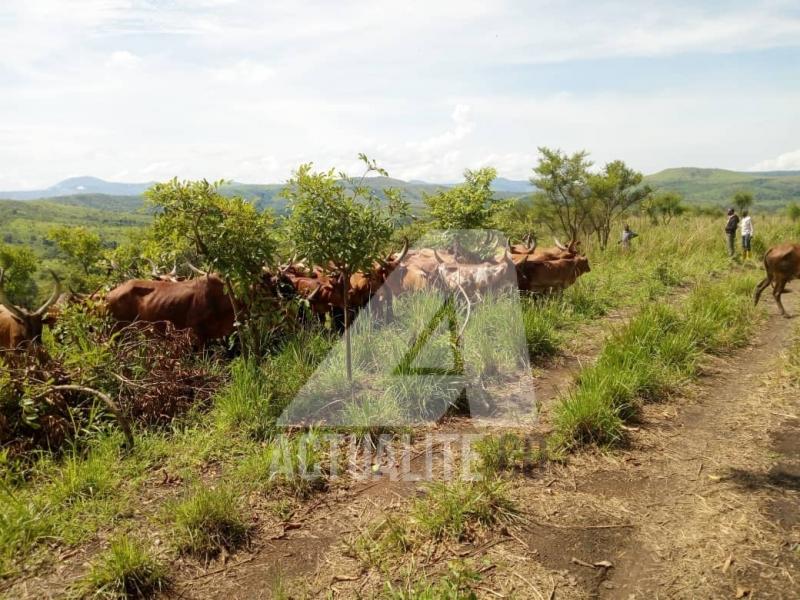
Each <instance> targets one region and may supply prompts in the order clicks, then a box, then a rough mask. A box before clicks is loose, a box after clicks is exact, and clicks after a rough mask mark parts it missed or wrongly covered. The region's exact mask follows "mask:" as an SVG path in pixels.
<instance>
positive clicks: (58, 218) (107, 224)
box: [0, 194, 150, 256]
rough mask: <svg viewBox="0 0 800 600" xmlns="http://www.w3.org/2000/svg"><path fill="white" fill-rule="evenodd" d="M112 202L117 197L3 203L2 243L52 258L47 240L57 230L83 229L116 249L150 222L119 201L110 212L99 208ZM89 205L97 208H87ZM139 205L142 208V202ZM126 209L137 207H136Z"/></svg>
mask: <svg viewBox="0 0 800 600" xmlns="http://www.w3.org/2000/svg"><path fill="white" fill-rule="evenodd" d="M95 196H100V198H97V197H95ZM109 198H114V197H113V196H102V194H100V195H88V197H76V196H70V197H68V198H62V199H53V200H26V201H20V200H0V243H4V244H12V245H14V244H19V245H25V246H29V247H31V248H33V249H34V250H35V251H36V252H37V254H39V255H40V256H49V255H51V254H52V253H53V252H54V249H53V247H52V243H51V242H49V241H48V240H47V236H48V231H49V230H50V228H51V227H53V226H56V225H69V226H77V225H83V226H85V227H89V228H91V229H94V230H96V231H97V232H99V233H100V234H101V236H102V237H103V239H104V240H105V241H106V242H107V243H109V244H112V245H113V244H115V243H119V242H121V241H123V240H124V239H125V238H126V237H127V235H128V233H129V232H130V231H131V228H133V227H139V226H141V225H144V224H146V223H148V222H149V221H150V217H149V216H148V215H146V214H143V213H135V212H133V211H132V210H127V211H126V210H121V208H120V205H119V204H118V203H116V201H114V202H111V201H109V203H110V207H108V208H98V207H97V206H102V205H104V202H105V200H104V199H109ZM132 199H137V197H135V196H130V197H127V198H126V201H128V200H132ZM55 200H59V201H55ZM87 202H88V203H89V204H92V205H94V206H88V207H87V206H85V205H84V203H87ZM137 203H138V206H141V199H140V198H139V199H138V200H137ZM126 206H133V203H130V204H128V205H126Z"/></svg>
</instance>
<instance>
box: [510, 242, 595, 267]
mask: <svg viewBox="0 0 800 600" xmlns="http://www.w3.org/2000/svg"><path fill="white" fill-rule="evenodd" d="M553 241H554V242H555V244H556V245H555V247H551V248H539V247H537V245H536V243H535V242H534V244H533V245H532V246H531V245H529V244H526V245H523V244H514V245H513V246H512V247H511V256H512V259H513V260H514V264H516V265H519V264H520V263H522V262H525V261H526V260H530V259H533V260H540V261H546V260H559V259H562V258H572V257H574V256H576V255H577V254H578V246H580V242H579V241H577V240H572V241H571V242H570V243H569V245H568V246H565V245H564V244H562V243H561V242H559V241H558V240H557V239H554V240H553Z"/></svg>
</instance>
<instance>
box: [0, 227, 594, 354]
mask: <svg viewBox="0 0 800 600" xmlns="http://www.w3.org/2000/svg"><path fill="white" fill-rule="evenodd" d="M578 245H579V243H578V242H576V241H573V242H571V243H570V244H569V245H568V246H564V245H563V244H561V243H559V242H558V240H556V245H555V246H554V247H552V248H538V247H537V246H536V244H535V242H534V243H531V239H530V237H528V238H526V240H525V241H524V242H523V243H521V244H515V245H513V246H510V247H506V248H505V250H504V252H503V255H502V257H500V258H497V257H493V258H489V259H487V260H483V261H479V260H478V261H475V260H473V261H470V260H469V257H466V259H465V257H464V256H463V255H459V256H456V254H455V253H454V252H445V251H441V252H440V251H437V250H435V249H429V248H424V249H417V250H409V248H408V244H407V243H406V244H405V245H404V247H403V248H402V250H400V252H397V253H392V254H390V255H389V256H388V257H386V258H385V259H383V260H379V261H376V262H375V263H374V265H373V267H372V269H370V270H369V271H364V272H357V273H355V274H353V275H352V276H351V277H350V278H349V285H347V286H345V285H344V284H345V282H344V279H343V277H342V276H341V275H337V274H335V272H332V271H331V270H330V269H323V268H321V267H319V266H312V267H309V266H307V265H305V264H304V263H297V262H292V263H290V264H288V265H284V266H282V267H280V268H278V270H277V272H274V273H273V272H271V271H269V270H267V269H264V272H263V274H262V277H261V280H260V281H259V282H258V283H257V284H255V285H256V286H257V289H258V291H259V292H260V293H264V294H266V295H268V296H270V297H272V298H275V299H276V300H282V299H286V298H287V297H294V298H299V299H301V300H304V301H305V302H306V303H307V304H308V306H309V308H310V310H311V312H312V313H313V314H314V315H316V316H318V317H320V318H325V316H326V315H328V314H330V315H331V316H332V317H333V318H334V321H336V320H337V318H340V317H341V316H343V314H344V309H345V306H346V307H347V308H348V310H358V309H360V308H362V307H364V306H366V305H367V304H368V303H369V301H370V300H371V299H372V298H373V297H375V296H377V297H378V299H380V300H381V302H380V305H382V306H385V307H387V309H388V310H391V301H392V297H393V296H397V295H400V294H403V293H406V292H410V291H419V290H425V289H441V290H443V291H447V292H453V293H456V292H458V293H463V294H464V295H465V296H467V297H468V298H476V297H477V298H480V294H481V292H483V291H485V290H488V289H493V288H494V287H496V286H497V285H502V284H503V282H509V281H514V280H515V281H516V283H517V285H518V286H519V289H520V290H522V291H523V292H530V293H546V292H549V291H552V290H561V289H564V288H566V287H568V286H569V285H572V284H573V283H574V282H575V280H576V279H577V278H578V277H580V276H581V275H582V274H584V273H587V272H588V271H589V261H588V260H587V258H586V256H585V255H583V254H582V253H580V252H579V250H578ZM190 266H191V265H190ZM191 268H192V271H193V272H194V273H195V274H196V276H195V277H194V278H187V279H183V278H180V277H178V276H177V271H176V270H175V269H173V271H172V272H171V273H168V274H159V273H158V272H157V270H156V269H154V270H153V278H152V279H131V280H129V281H125V282H124V283H122V284H120V285H118V286H117V287H115V288H114V289H112V290H111V291H110V292H108V294H106V295H105V296H100V295H93V296H92V300H93V301H95V302H96V303H98V304H99V305H100V306H101V307H102V310H104V311H106V312H107V314H108V315H110V316H111V317H113V318H114V319H115V320H116V321H117V322H119V323H122V324H128V323H132V322H136V321H141V322H149V323H161V322H165V323H171V324H172V325H173V326H174V327H175V328H176V329H179V330H183V329H189V330H191V331H192V332H193V334H194V335H195V336H196V337H197V339H198V342H199V343H201V344H203V343H206V342H208V341H210V340H215V339H221V338H224V337H227V336H229V335H230V334H231V333H233V331H234V328H235V323H236V321H237V316H238V315H239V314H241V313H242V312H243V311H246V310H247V307H246V306H243V305H242V304H241V303H240V302H238V301H237V300H235V299H234V298H233V297H232V296H231V295H230V293H229V290H228V287H227V286H226V283H225V281H224V279H223V277H222V276H220V275H218V274H214V273H204V272H202V271H199V270H198V269H196V268H194V267H191ZM52 275H53V278H54V280H55V288H54V290H53V293H52V295H51V296H50V298H49V299H48V300H47V302H45V303H44V304H43V305H42V306H41V307H40V308H38V309H37V310H35V311H30V310H27V309H25V308H23V307H20V306H17V305H15V304H13V303H11V302H10V301H9V300H8V298H7V297H6V295H5V293H4V291H3V273H2V270H0V348H5V349H14V348H18V347H20V346H22V345H24V344H26V343H28V342H31V341H35V340H37V338H38V337H39V336H40V335H41V332H42V328H43V325H45V324H51V323H53V322H54V321H55V319H56V318H57V315H58V306H59V305H60V304H61V303H62V302H67V301H80V298H78V297H77V296H75V295H71V294H61V285H60V282H59V280H58V277H57V276H56V275H55V273H53V274H52ZM514 276H515V277H514Z"/></svg>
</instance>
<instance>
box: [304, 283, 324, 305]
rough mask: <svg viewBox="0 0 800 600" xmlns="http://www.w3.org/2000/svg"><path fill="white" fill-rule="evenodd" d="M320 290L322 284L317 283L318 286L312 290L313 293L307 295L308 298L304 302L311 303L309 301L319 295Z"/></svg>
mask: <svg viewBox="0 0 800 600" xmlns="http://www.w3.org/2000/svg"><path fill="white" fill-rule="evenodd" d="M320 289H322V284H319V283H318V284H317V287H316V288H314V291H313V292H311V293H310V294H309V295H308V297H307V298H306V300H308V301H309V302H311V301H312V300H313V299H314V297H315V296H316V295H317V294H318V293H319V291H320Z"/></svg>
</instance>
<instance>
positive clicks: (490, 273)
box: [433, 250, 514, 297]
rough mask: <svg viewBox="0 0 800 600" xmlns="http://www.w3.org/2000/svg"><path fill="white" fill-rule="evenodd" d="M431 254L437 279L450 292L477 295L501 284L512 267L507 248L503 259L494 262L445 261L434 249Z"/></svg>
mask: <svg viewBox="0 0 800 600" xmlns="http://www.w3.org/2000/svg"><path fill="white" fill-rule="evenodd" d="M433 256H434V257H435V259H436V261H437V263H438V266H437V275H438V281H439V283H440V284H442V285H443V286H444V287H445V289H448V290H450V291H451V292H455V291H461V290H463V292H464V293H466V294H467V295H475V296H478V297H480V293H481V292H482V291H486V290H488V289H491V288H493V287H496V286H500V285H502V284H503V283H504V281H505V280H506V278H507V277H508V276H509V275H510V274H511V273H512V272H513V269H514V262H513V261H512V260H511V255H510V254H509V252H508V250H506V251H505V252H504V253H503V259H502V260H500V261H499V262H496V263H495V262H482V263H474V264H463V263H457V262H445V260H444V259H442V257H441V256H439V253H438V252H437V251H436V250H434V251H433Z"/></svg>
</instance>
